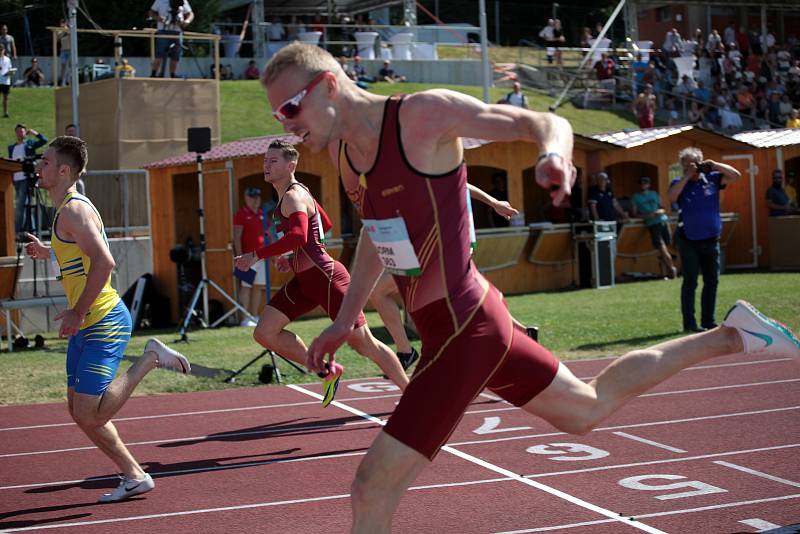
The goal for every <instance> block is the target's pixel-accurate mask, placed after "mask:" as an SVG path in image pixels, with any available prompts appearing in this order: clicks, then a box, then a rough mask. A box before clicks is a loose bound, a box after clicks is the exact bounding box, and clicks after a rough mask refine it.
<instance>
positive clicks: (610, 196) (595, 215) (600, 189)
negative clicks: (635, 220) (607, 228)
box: [587, 172, 628, 221]
mask: <svg viewBox="0 0 800 534" xmlns="http://www.w3.org/2000/svg"><path fill="white" fill-rule="evenodd" d="M610 183H611V180H610V179H609V177H608V174H606V173H605V172H600V173H598V174H597V184H596V185H594V186H593V187H591V188H590V189H589V198H588V200H587V203H588V204H589V211H590V212H591V214H592V220H593V221H616V220H617V218H618V217H617V215H619V217H621V218H622V219H627V218H628V214H627V213H626V212H625V210H623V209H622V206H620V205H619V202H617V199H616V198H615V197H614V193H613V192H611V189H610V188H609V184H610Z"/></svg>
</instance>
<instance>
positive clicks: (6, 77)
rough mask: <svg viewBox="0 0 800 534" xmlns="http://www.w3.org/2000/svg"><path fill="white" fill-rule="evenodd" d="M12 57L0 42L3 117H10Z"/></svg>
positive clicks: (0, 85)
mask: <svg viewBox="0 0 800 534" xmlns="http://www.w3.org/2000/svg"><path fill="white" fill-rule="evenodd" d="M11 68H12V67H11V59H9V57H8V56H7V55H6V47H5V46H3V45H1V44H0V94H2V95H3V117H6V118H8V94H9V93H10V92H11V75H12V74H13V71H12V70H11Z"/></svg>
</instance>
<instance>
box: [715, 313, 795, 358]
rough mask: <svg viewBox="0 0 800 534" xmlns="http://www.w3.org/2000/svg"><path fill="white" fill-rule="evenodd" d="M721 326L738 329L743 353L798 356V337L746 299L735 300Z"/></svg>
mask: <svg viewBox="0 0 800 534" xmlns="http://www.w3.org/2000/svg"><path fill="white" fill-rule="evenodd" d="M722 326H729V327H732V328H736V329H737V330H738V331H739V335H740V336H741V337H742V344H743V345H744V352H745V353H754V352H769V353H772V354H780V355H785V356H792V357H794V358H800V339H797V336H795V335H794V334H793V333H792V331H791V330H789V328H788V327H787V326H785V325H783V324H781V323H779V322H778V321H776V320H774V319H770V318H769V317H767V316H766V315H764V314H763V313H761V312H760V311H758V310H757V309H755V307H754V306H753V305H752V304H750V303H749V302H747V301H744V300H737V301H736V304H734V306H733V307H732V308H731V309H730V310H728V313H727V315H725V320H724V321H722Z"/></svg>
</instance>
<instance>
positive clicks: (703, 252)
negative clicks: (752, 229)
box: [668, 147, 741, 332]
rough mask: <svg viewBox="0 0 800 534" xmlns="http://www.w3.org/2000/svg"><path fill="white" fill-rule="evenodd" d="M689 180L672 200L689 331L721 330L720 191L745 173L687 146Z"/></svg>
mask: <svg viewBox="0 0 800 534" xmlns="http://www.w3.org/2000/svg"><path fill="white" fill-rule="evenodd" d="M678 157H679V159H680V163H681V167H683V176H681V177H680V178H677V179H675V180H673V182H672V184H671V185H670V187H669V193H668V195H669V199H670V201H671V202H674V203H677V204H678V207H679V209H680V215H679V220H678V231H677V232H675V235H676V242H677V244H678V251H679V252H680V255H681V261H682V262H683V284H682V285H681V313H682V314H683V329H684V330H685V331H687V332H702V331H703V330H708V329H711V328H714V327H715V326H717V323H716V320H715V318H714V314H715V308H716V304H717V284H718V282H719V254H720V250H719V236H720V233H722V219H721V218H720V215H719V193H720V191H721V190H722V189H724V188H725V187H726V186H727V185H728V184H731V183H733V182H735V181H736V180H738V179H739V176H741V174H740V173H739V171H737V170H736V169H734V168H733V167H731V166H730V165H725V164H724V163H718V162H716V161H713V160H710V159H709V160H703V152H702V151H701V150H700V149H699V148H695V147H688V148H684V149H683V150H681V151H680V153H679V154H678ZM700 273H702V274H703V293H702V296H701V300H700V303H701V309H700V326H699V327H698V326H697V321H696V320H695V314H694V296H695V290H696V289H697V276H698V275H699V274H700Z"/></svg>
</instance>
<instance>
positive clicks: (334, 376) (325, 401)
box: [319, 362, 344, 408]
mask: <svg viewBox="0 0 800 534" xmlns="http://www.w3.org/2000/svg"><path fill="white" fill-rule="evenodd" d="M325 367H326V368H327V369H328V372H327V374H322V373H319V375H322V376H320V378H322V407H323V408H327V406H328V405H329V404H330V403H331V402H333V398H334V397H335V396H336V390H337V389H338V388H339V380H340V379H341V378H342V373H344V367H342V366H341V365H339V364H338V363H335V362H334V364H333V370H331V368H330V365H329V364H327V363H326V364H325Z"/></svg>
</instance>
